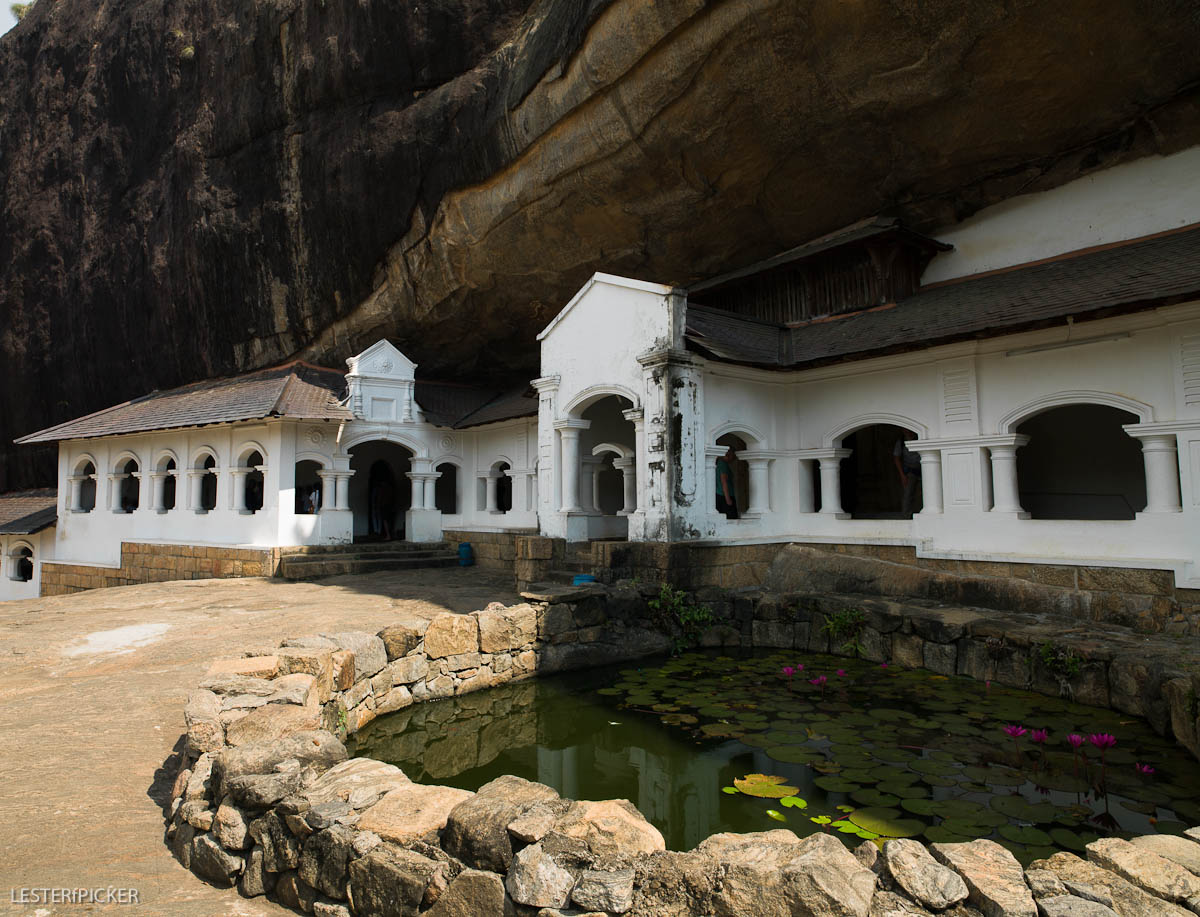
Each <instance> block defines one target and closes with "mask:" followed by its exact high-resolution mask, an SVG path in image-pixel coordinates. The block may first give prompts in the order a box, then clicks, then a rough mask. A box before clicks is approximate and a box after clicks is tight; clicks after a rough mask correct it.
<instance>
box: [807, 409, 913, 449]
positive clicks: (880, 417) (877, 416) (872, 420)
mask: <svg viewBox="0 0 1200 917" xmlns="http://www.w3.org/2000/svg"><path fill="white" fill-rule="evenodd" d="M881 423H885V424H889V425H891V426H893V427H903V428H904V429H906V430H911V431H912V432H914V433H916V434H917V439H923V438H924V437H926V436H928V435H929V428H928V427H927V426H925V424H923V423H918V422H917V421H915V420H913V419H912V418H911V417H905V416H904V415H903V414H890V413H887V412H885V411H875V412H873V413H870V414H859V415H858V416H857V417H852V418H850V420H848V421H846V422H844V423H843V424H842V425H841V426H838V427H835V428H834V429H833V430H831V431H829V432H828V433H826V434H825V435H824V436H823V437H822V438H821V442H822V443H823V444H824V446H825V448H827V449H832V448H835V447H837V446H840V445H841V441H842V440H843V439H844V438H845V437H847V436H849V435H850V434H851V433H857V432H858V431H859V430H863V429H865V428H867V427H873V426H875V425H876V424H881Z"/></svg>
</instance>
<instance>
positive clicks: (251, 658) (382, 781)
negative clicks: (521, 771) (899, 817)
mask: <svg viewBox="0 0 1200 917" xmlns="http://www.w3.org/2000/svg"><path fill="white" fill-rule="evenodd" d="M652 594H653V589H651V588H649V587H640V588H638V587H634V586H631V585H628V584H626V585H621V586H616V587H610V588H605V587H595V588H585V589H569V588H564V589H562V590H559V591H556V592H527V593H526V594H525V595H524V598H526V599H527V600H528V601H527V602H525V603H523V604H520V605H515V606H511V607H506V606H502V605H499V604H494V605H491V606H489V607H488V608H486V609H484V610H482V611H477V612H474V613H472V614H470V615H455V614H449V613H447V614H442V615H438V616H437V617H435V618H433V619H432V620H430V621H428V622H426V621H424V620H420V619H410V620H405V621H400V622H396V623H393V624H391V625H389V626H388V627H385V628H384V629H383V630H381V631H380V632H379V633H378V634H368V633H364V632H348V633H331V634H319V635H307V636H302V637H295V638H289V639H287V640H285V641H283V643H282V644H281V645H280V646H279V647H278V648H274V649H272V650H271V651H269V652H256V653H251V654H248V655H245V656H242V657H238V658H233V659H224V660H218V661H217V662H215V663H213V665H212V667H211V668H210V670H209V672H208V675H207V676H206V678H205V679H204V681H203V682H202V683H201V685H200V688H199V689H198V690H196V691H194V692H193V693H192V694H191V696H190V697H189V699H188V703H187V707H186V709H185V720H186V724H187V738H186V747H185V750H184V752H183V753H182V755H181V758H180V761H179V767H178V771H177V776H176V780H175V784H174V788H173V792H172V802H171V808H170V820H169V825H168V830H167V833H168V838H169V842H170V844H171V846H172V848H173V850H174V851H175V853H176V855H177V856H179V858H180V860H181V861H182V862H183V863H184V865H185V866H187V867H189V868H191V869H192V870H193V871H195V872H196V873H197V874H199V875H201V876H203V877H204V878H206V879H208V880H210V881H212V882H214V883H217V884H220V885H226V886H229V885H233V884H235V883H236V884H237V886H238V888H239V890H240V891H241V893H242V894H244V895H248V896H254V895H261V894H272V895H273V896H274V897H275V898H276V899H278V900H279V901H281V902H283V903H284V904H286V905H288V906H290V907H293V908H298V909H300V910H303V911H306V912H309V913H315V914H318V915H331V917H332V915H336V917H348V915H350V914H359V915H389V917H390V915H410V914H418V913H419V914H429V915H431V917H476V915H485V914H486V915H492V914H495V915H512V917H520V915H528V917H534V915H536V917H559V915H562V914H582V913H584V912H586V913H588V914H591V915H594V917H602V915H605V914H624V913H628V914H635V915H645V917H673V915H678V917H683V915H688V914H724V915H748V914H754V915H760V914H761V915H766V917H773V915H780V917H782V915H791V914H803V915H811V914H839V915H853V917H868V915H873V914H874V915H881V914H895V915H923V914H927V913H929V912H930V911H937V910H941V909H944V908H947V907H950V906H957V908H958V910H956V911H955V914H956V915H957V917H974V915H975V914H976V913H977V912H976V911H975V910H973V909H978V910H979V911H982V913H983V914H986V915H989V917H990V915H1001V917H1003V915H1021V917H1035V915H1036V914H1037V913H1038V907H1040V908H1041V912H1042V914H1045V915H1050V917H1058V915H1063V917H1067V915H1071V914H1088V915H1091V914H1096V915H1103V914H1107V913H1111V910H1110V911H1098V910H1094V909H1091V910H1087V909H1086V908H1087V907H1090V905H1084V904H1080V903H1079V902H1080V901H1081V900H1086V901H1090V902H1091V903H1092V904H1094V903H1096V902H1107V903H1106V904H1104V906H1105V907H1107V906H1108V905H1109V904H1111V905H1113V906H1114V907H1115V908H1116V913H1118V914H1122V915H1124V914H1133V913H1139V914H1140V913H1146V914H1151V913H1153V914H1164V915H1170V917H1186V915H1187V913H1188V912H1187V911H1185V910H1183V909H1182V907H1180V906H1179V905H1182V906H1183V907H1191V908H1192V910H1193V911H1196V908H1197V906H1200V869H1198V870H1196V871H1195V874H1193V873H1192V872H1189V871H1188V869H1189V868H1190V867H1188V863H1192V864H1193V865H1195V864H1196V863H1198V862H1200V843H1196V841H1200V829H1193V834H1194V838H1193V839H1180V838H1167V837H1161V836H1154V837H1150V838H1139V839H1137V841H1135V842H1133V843H1129V842H1125V841H1121V840H1115V839H1105V840H1101V841H1097V842H1095V843H1094V844H1092V845H1090V846H1089V849H1088V859H1087V860H1086V861H1085V860H1081V859H1080V858H1078V857H1076V856H1074V855H1072V854H1067V853H1060V854H1056V855H1055V856H1053V857H1051V858H1049V859H1048V860H1044V861H1040V862H1038V863H1035V864H1033V867H1032V868H1031V869H1030V870H1029V871H1028V872H1026V871H1023V870H1022V869H1021V867H1020V865H1019V864H1018V863H1017V862H1016V860H1015V859H1014V858H1013V857H1012V855H1011V854H1010V853H1009V852H1008V851H1007V850H1005V849H1004V848H1003V847H1000V846H999V845H997V844H994V843H992V842H990V841H983V840H980V841H973V842H971V843H968V844H933V845H931V846H930V847H929V848H928V849H927V848H926V847H924V846H923V845H921V844H919V843H917V842H912V841H889V842H888V843H887V844H886V845H885V847H884V849H883V852H882V854H880V853H879V852H878V850H877V849H876V848H875V847H874V846H873V845H871V844H870V843H868V844H866V845H865V846H864V847H861V848H859V849H858V850H857V851H855V853H854V854H851V853H850V852H849V851H848V850H847V848H846V847H845V846H844V845H843V844H842V843H841V841H840V840H838V839H836V838H835V837H833V836H832V835H827V834H817V835H813V836H811V837H808V838H805V839H804V840H798V839H797V838H796V836H795V835H794V834H792V833H791V832H790V831H786V830H780V831H771V832H763V833H759V834H750V835H732V834H729V835H715V836H713V837H711V838H709V839H708V840H706V841H705V842H704V843H702V844H701V845H700V846H699V847H697V848H696V849H695V850H692V851H687V852H670V851H666V850H665V845H664V843H663V839H662V836H661V835H660V834H659V832H658V831H657V830H656V829H655V828H654V827H653V826H652V825H650V824H649V823H648V822H646V820H645V819H644V818H643V817H642V816H641V814H640V813H639V812H638V811H637V810H636V809H635V808H634V807H633V806H632V805H630V804H629V803H628V802H626V801H624V800H608V801H602V802H574V801H571V800H568V799H563V798H561V797H560V796H559V795H558V793H557V792H555V791H554V790H553V789H551V788H550V787H546V786H542V785H540V784H536V783H530V782H528V781H526V780H522V779H520V778H517V777H500V778H498V779H497V780H494V781H492V782H491V783H489V784H487V785H486V786H484V787H482V788H481V789H480V790H479V792H478V793H471V792H468V791H465V790H460V789H455V788H452V787H444V786H434V785H420V784H415V783H413V782H411V781H410V780H409V778H408V777H407V776H405V775H404V774H403V773H402V772H401V771H400V770H399V769H398V768H396V767H394V766H392V765H389V764H384V763H382V762H378V761H373V760H369V759H361V758H357V759H348V756H347V752H346V749H345V747H344V745H342V743H341V741H340V740H339V736H342V737H344V736H345V735H346V734H348V733H353V732H356V731H357V730H359V729H361V728H362V727H363V726H364V725H366V724H367V723H369V722H370V721H371V720H372V719H374V718H375V717H376V716H379V715H381V714H384V713H388V712H391V711H395V710H399V709H402V708H405V707H407V706H409V705H411V704H413V703H415V702H418V701H421V700H425V699H428V698H434V697H445V696H450V695H452V694H465V693H468V692H472V691H477V690H481V689H483V688H487V687H491V686H493V685H496V684H499V683H503V682H511V681H519V680H523V679H528V678H531V677H533V676H534V675H536V674H542V673H548V672H555V671H560V670H563V669H568V668H580V667H585V666H589V665H600V664H604V663H608V662H615V661H619V660H623V659H629V658H636V657H637V656H640V655H645V654H649V653H654V652H659V651H661V650H663V649H665V648H666V646H667V644H668V641H667V638H666V637H664V636H662V635H660V634H658V633H655V632H654V631H652V630H649V629H647V628H645V627H644V626H642V622H643V620H644V615H645V613H646V599H647V598H648V596H649V595H652ZM698 598H699V599H702V600H706V601H708V603H709V604H710V606H711V607H712V609H713V611H714V613H715V614H716V616H717V618H718V619H719V623H716V624H714V625H713V626H711V627H709V628H708V629H707V630H706V631H705V632H704V633H703V635H702V637H701V640H702V642H703V643H704V644H705V645H709V646H744V647H750V646H756V647H794V648H799V649H804V650H808V651H820V652H827V651H829V650H831V649H832V650H833V651H834V652H836V651H837V649H838V648H837V647H836V646H834V647H830V646H829V641H828V639H827V638H826V637H824V636H823V635H822V634H821V632H820V624H821V623H822V622H823V621H824V617H825V615H827V614H830V613H833V612H836V611H839V610H843V609H845V608H847V607H848V606H853V607H856V608H859V609H861V610H862V611H863V615H864V627H863V629H862V631H861V633H860V634H859V639H860V642H861V643H862V646H863V650H864V654H865V655H866V656H867V657H868V658H872V659H876V658H878V659H890V660H891V661H892V662H893V663H895V664H899V665H913V666H924V667H928V668H931V669H934V670H935V671H939V672H944V673H947V674H950V673H958V674H965V675H970V676H972V677H975V678H987V679H990V680H994V681H997V682H1000V683H1003V684H1010V685H1017V686H1032V687H1034V688H1035V689H1037V690H1043V691H1046V692H1049V693H1058V692H1059V691H1060V690H1061V689H1062V688H1061V684H1060V683H1059V681H1058V679H1057V678H1053V677H1050V675H1049V673H1045V672H1039V670H1038V668H1037V662H1036V659H1037V658H1038V657H1037V656H1036V655H1035V654H1034V652H1033V651H1034V648H1035V647H1036V646H1037V645H1038V644H1039V643H1040V642H1041V641H1042V640H1044V639H1053V640H1055V641H1057V642H1058V643H1059V644H1060V645H1064V646H1069V647H1072V648H1073V649H1074V650H1075V651H1077V652H1079V653H1080V654H1081V656H1083V658H1084V659H1085V663H1084V665H1083V669H1082V671H1081V674H1080V675H1079V676H1078V678H1077V679H1076V680H1074V683H1073V684H1072V688H1073V690H1075V692H1076V695H1077V698H1078V699H1080V700H1082V701H1085V702H1090V703H1101V704H1104V705H1107V706H1112V707H1114V708H1116V709H1118V710H1122V711H1124V712H1129V713H1138V714H1143V715H1146V716H1148V717H1149V718H1150V720H1151V722H1152V723H1154V724H1155V726H1156V728H1159V729H1160V730H1164V731H1165V730H1167V729H1169V728H1173V729H1174V730H1175V732H1176V735H1177V737H1179V738H1180V740H1181V741H1183V742H1184V744H1187V745H1188V747H1189V748H1191V749H1192V751H1193V752H1194V753H1197V752H1200V746H1198V745H1197V743H1196V737H1197V721H1196V711H1195V694H1194V691H1195V689H1196V688H1197V687H1198V686H1200V685H1198V682H1200V674H1196V673H1190V674H1189V673H1188V672H1186V670H1185V668H1186V665H1187V664H1188V663H1189V662H1194V653H1192V652H1191V650H1190V649H1183V648H1181V647H1179V646H1178V644H1177V641H1172V640H1170V639H1169V638H1166V637H1139V636H1136V635H1133V634H1129V633H1124V634H1122V633H1119V632H1116V631H1114V632H1112V633H1105V634H1104V635H1103V640H1101V639H1098V638H1097V637H1096V636H1095V635H1094V634H1091V635H1089V634H1084V633H1077V634H1074V633H1070V632H1064V631H1063V628H1062V622H1061V621H1058V622H1053V621H1047V620H1044V619H1038V618H1035V617H1033V616H1027V617H1026V618H1025V619H1021V620H1012V621H1008V622H1006V625H1005V626H1003V627H1002V626H1000V624H999V622H998V621H996V620H995V617H996V616H995V615H989V614H988V613H985V612H980V611H978V610H972V609H963V608H939V607H934V606H933V605H932V604H931V603H930V604H926V605H922V604H919V603H918V604H900V603H896V602H887V601H881V600H875V599H870V598H864V597H862V596H857V597H855V596H837V595H822V596H810V595H796V594H792V595H787V594H770V593H761V592H759V593H741V594H737V593H734V594H730V593H727V592H723V591H712V592H709V593H707V594H701V595H700V596H698ZM1173 644H1174V649H1173V650H1172V645H1173ZM1084 654H1086V655H1084ZM498 722H503V720H500V721H498ZM1180 845H1183V846H1180ZM1188 845H1192V847H1194V848H1195V849H1194V850H1193V849H1192V847H1189V846H1188ZM1189 857H1190V858H1192V859H1189ZM1180 864H1182V865H1180ZM1191 883H1195V884H1194V885H1193V884H1191ZM1087 889H1091V891H1090V892H1089V891H1087ZM1035 898H1037V899H1038V902H1037V904H1035V900H1034V899H1035ZM964 902H965V903H964ZM1171 902H1175V903H1171ZM568 906H571V907H573V908H576V909H577V910H569V911H562V910H560V909H562V908H566V907H568ZM1079 908H1085V910H1079ZM1137 908H1140V910H1138V909H1137ZM1196 912H1197V913H1200V911H1196Z"/></svg>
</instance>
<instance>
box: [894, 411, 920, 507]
mask: <svg viewBox="0 0 1200 917" xmlns="http://www.w3.org/2000/svg"><path fill="white" fill-rule="evenodd" d="M916 438H917V434H916V433H911V432H909V431H907V430H906V431H905V432H904V437H903V438H902V439H898V440H896V445H895V446H893V447H892V461H893V462H895V464H896V471H897V472H898V473H899V475H900V485H901V486H902V487H903V488H904V496H903V497H902V498H901V500H900V512H901V513H902V514H903V515H904V516H907V517H910V518H911V517H912V514H913V505H914V504H915V503H916V500H917V495H918V494H919V492H920V490H921V456H920V455H919V454H918V453H916V452H913V451H911V450H910V449H909V448H908V443H907V440H913V439H916Z"/></svg>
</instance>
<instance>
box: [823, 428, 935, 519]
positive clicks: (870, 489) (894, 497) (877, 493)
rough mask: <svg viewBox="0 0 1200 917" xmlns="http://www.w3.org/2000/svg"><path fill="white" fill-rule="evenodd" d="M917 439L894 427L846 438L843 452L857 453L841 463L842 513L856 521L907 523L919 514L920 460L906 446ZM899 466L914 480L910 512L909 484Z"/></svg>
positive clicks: (903, 429) (856, 431) (872, 429)
mask: <svg viewBox="0 0 1200 917" xmlns="http://www.w3.org/2000/svg"><path fill="white" fill-rule="evenodd" d="M913 439H916V434H915V433H914V432H912V431H911V430H906V429H905V428H904V427H898V426H896V425H895V424H890V423H877V424H872V425H871V426H869V427H863V428H862V429H861V430H855V431H854V432H853V433H851V434H850V435H849V436H846V437H844V438H843V439H842V448H843V449H853V450H854V451H853V452H852V453H851V454H850V455H848V456H847V457H846V458H844V459H842V463H841V487H842V509H843V510H845V511H846V512H847V513H849V514H850V515H851V516H853V517H854V518H856V519H907V518H910V517H911V516H912V514H913V513H919V512H920V511H921V505H922V501H921V489H920V481H921V465H920V459H919V458H918V457H917V454H916V453H915V452H908V450H907V449H906V448H905V447H904V446H903V443H904V442H906V441H911V440H913ZM897 451H899V452H900V454H899V455H897ZM906 452H907V453H908V454H907V455H906V454H905V453H906ZM897 462H900V463H901V465H902V466H904V474H905V477H906V478H908V479H910V480H911V483H910V484H909V485H908V487H909V488H910V495H909V504H908V506H907V508H906V507H905V480H904V479H902V478H901V474H900V470H899V469H897V467H896V464H897ZM906 509H907V511H906Z"/></svg>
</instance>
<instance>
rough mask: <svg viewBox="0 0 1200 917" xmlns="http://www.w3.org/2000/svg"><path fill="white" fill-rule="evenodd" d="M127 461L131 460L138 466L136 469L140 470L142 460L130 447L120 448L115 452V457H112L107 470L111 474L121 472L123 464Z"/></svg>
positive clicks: (122, 471)
mask: <svg viewBox="0 0 1200 917" xmlns="http://www.w3.org/2000/svg"><path fill="white" fill-rule="evenodd" d="M128 462H133V463H134V464H135V465H137V467H138V471H141V470H142V460H141V459H140V458H138V456H137V453H136V452H134V451H133V450H131V449H122V450H121V451H120V452H118V453H117V457H116V458H115V459H113V462H112V467H111V468H110V469H109V471H110V472H111V473H112V474H123V473H124V468H125V465H126V464H127V463H128Z"/></svg>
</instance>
